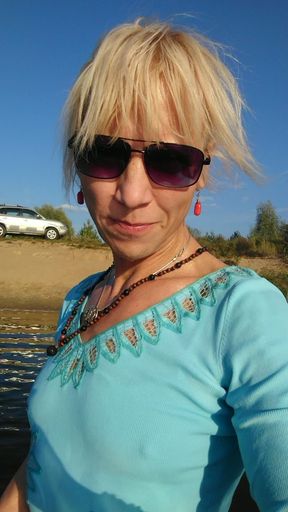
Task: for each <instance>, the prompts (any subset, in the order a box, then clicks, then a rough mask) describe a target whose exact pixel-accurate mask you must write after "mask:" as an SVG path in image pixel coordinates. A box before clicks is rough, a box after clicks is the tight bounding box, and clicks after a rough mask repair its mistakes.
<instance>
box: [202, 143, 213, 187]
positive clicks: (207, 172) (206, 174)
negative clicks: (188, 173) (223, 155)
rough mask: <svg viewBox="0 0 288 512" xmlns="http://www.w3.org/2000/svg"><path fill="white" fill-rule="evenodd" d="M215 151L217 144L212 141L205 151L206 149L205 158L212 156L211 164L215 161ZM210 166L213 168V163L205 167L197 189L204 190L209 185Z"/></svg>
mask: <svg viewBox="0 0 288 512" xmlns="http://www.w3.org/2000/svg"><path fill="white" fill-rule="evenodd" d="M215 149H216V144H215V141H210V142H208V143H207V144H206V146H205V149H204V155H205V156H208V155H209V156H210V158H211V162H212V159H213V155H214V154H215ZM210 166H211V163H210V164H209V165H203V169H202V172H201V176H200V178H199V180H198V182H197V189H199V190H200V189H202V188H205V187H206V186H207V184H208V183H209V179H210Z"/></svg>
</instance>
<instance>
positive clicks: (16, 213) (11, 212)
mask: <svg viewBox="0 0 288 512" xmlns="http://www.w3.org/2000/svg"><path fill="white" fill-rule="evenodd" d="M7 215H9V216H10V217H20V212H19V210H18V209H17V208H7Z"/></svg>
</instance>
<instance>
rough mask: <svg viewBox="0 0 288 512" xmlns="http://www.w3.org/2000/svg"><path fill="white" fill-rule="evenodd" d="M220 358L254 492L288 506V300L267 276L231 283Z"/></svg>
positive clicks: (262, 502)
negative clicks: (287, 300)
mask: <svg viewBox="0 0 288 512" xmlns="http://www.w3.org/2000/svg"><path fill="white" fill-rule="evenodd" d="M220 361H221V364H222V372H223V373H222V375H223V386H224V387H225V388H226V389H227V397H226V400H227V403H228V404H229V405H230V406H231V407H232V408H233V410H234V414H233V418H232V422H233V425H234V428H235V431H236V434H237V437H238V442H239V447H240V451H241V455H242V459H243V463H244V467H245V470H246V472H247V475H248V479H249V482H250V486H251V493H252V496H253V497H254V499H255V500H256V502H257V504H258V506H259V508H260V510H261V512H280V511H281V512H282V511H283V512H284V511H286V512H287V510H288V305H287V302H286V300H285V298H284V297H283V295H282V294H281V293H280V291H279V290H278V289H277V288H275V287H274V286H273V285H272V284H271V283H269V282H268V281H266V280H265V279H256V280H254V279H250V280H247V281H244V282H241V283H237V284H236V285H235V287H234V288H232V290H231V293H230V297H229V301H228V305H227V311H226V315H225V323H224V326H223V331H222V344H221V347H220Z"/></svg>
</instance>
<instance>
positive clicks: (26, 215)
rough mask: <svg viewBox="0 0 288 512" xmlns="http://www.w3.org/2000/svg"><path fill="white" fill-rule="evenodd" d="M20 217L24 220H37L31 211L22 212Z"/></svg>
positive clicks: (35, 214)
mask: <svg viewBox="0 0 288 512" xmlns="http://www.w3.org/2000/svg"><path fill="white" fill-rule="evenodd" d="M22 217H25V219H37V213H36V212H33V210H22Z"/></svg>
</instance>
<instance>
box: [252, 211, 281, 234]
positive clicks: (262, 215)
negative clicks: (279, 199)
mask: <svg viewBox="0 0 288 512" xmlns="http://www.w3.org/2000/svg"><path fill="white" fill-rule="evenodd" d="M280 225H281V221H280V218H279V217H278V215H277V213H276V211H275V208H274V207H273V205H272V203H271V201H266V202H265V203H260V204H259V206H258V207H257V215H256V224H255V226H254V227H253V228H252V230H251V233H250V236H251V237H252V238H256V239H258V240H261V241H265V242H276V241H277V240H279V238H280Z"/></svg>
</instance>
